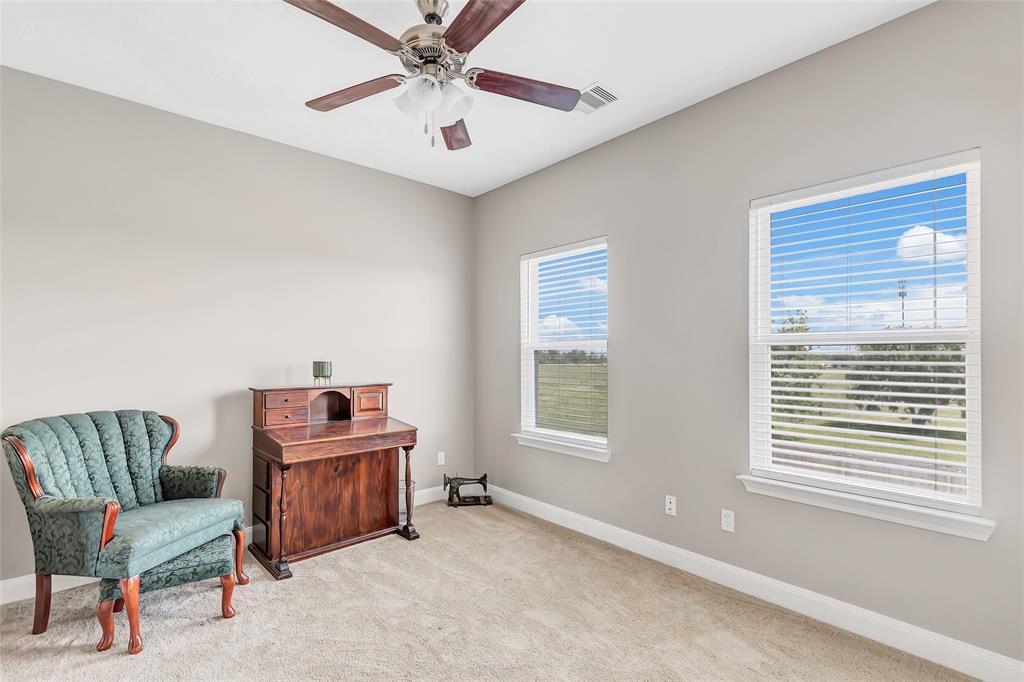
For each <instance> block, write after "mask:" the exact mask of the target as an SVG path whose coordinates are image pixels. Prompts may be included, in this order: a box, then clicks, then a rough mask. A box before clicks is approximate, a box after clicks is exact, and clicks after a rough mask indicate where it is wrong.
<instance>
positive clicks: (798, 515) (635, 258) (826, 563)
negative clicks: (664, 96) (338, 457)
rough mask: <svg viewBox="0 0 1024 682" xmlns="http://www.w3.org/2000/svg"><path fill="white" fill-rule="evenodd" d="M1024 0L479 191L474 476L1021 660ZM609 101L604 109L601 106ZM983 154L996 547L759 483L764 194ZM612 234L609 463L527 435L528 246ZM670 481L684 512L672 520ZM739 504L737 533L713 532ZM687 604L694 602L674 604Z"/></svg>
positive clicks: (907, 34)
mask: <svg viewBox="0 0 1024 682" xmlns="http://www.w3.org/2000/svg"><path fill="white" fill-rule="evenodd" d="M1022 23H1024V5H1022V4H1020V3H1001V4H984V5H983V4H974V3H940V4H937V5H932V6H929V7H926V8H924V9H922V10H920V11H917V12H914V13H912V14H910V15H908V16H906V17H904V18H900V19H897V20H896V21H893V22H891V23H889V24H887V25H884V26H881V27H879V28H878V29H875V30H873V31H871V32H869V33H866V34H864V35H861V36H859V37H856V38H853V39H852V40H850V41H848V42H845V43H843V44H840V45H838V46H835V47H833V48H830V49H828V50H825V51H823V52H820V53H818V54H815V55H812V56H810V57H808V58H806V59H804V60H802V61H799V62H797V63H795V64H792V65H789V66H787V67H785V68H782V69H780V70H778V71H775V72H773V73H770V74H768V75H766V76H763V77H761V78H758V79H757V80H754V81H752V82H749V83H746V84H744V85H741V86H739V87H737V88H735V89H733V90H730V91H728V92H725V93H723V94H721V95H718V96H716V97H713V98H711V99H709V100H706V101H704V102H702V103H700V104H698V105H696V106H693V107H691V108H689V109H687V110H685V111H682V112H679V113H677V114H674V115H672V116H669V117H667V118H665V119H662V120H660V121H658V122H656V123H653V124H651V125H648V126H646V127H644V128H642V129H640V130H638V131H635V132H633V133H631V134H629V135H626V136H624V137H621V138H618V139H616V140H613V141H611V142H608V143H606V144H604V145H602V146H600V147H597V148H595V149H593V150H590V151H588V152H585V153H583V154H581V155H579V156H577V157H574V158H571V159H569V160H566V161H564V162H562V163H560V164H558V165H556V166H553V167H551V168H549V169H547V170H544V171H541V172H539V173H536V174H534V175H531V176H529V177H527V178H524V179H522V180H519V181H517V182H515V183H513V184H511V185H508V186H506V187H503V188H501V189H498V190H495V191H493V192H491V193H489V194H486V195H484V196H483V197H481V198H479V199H478V200H477V206H476V210H477V223H478V225H477V230H478V233H477V302H476V333H477V348H478V353H477V367H476V396H477V413H476V414H477V416H476V470H477V472H478V473H482V472H487V473H488V474H489V475H490V477H491V480H492V481H493V482H494V483H495V484H496V485H499V486H502V487H505V488H508V489H511V490H514V491H516V492H518V493H522V494H524V495H528V496H530V497H534V498H537V499H540V500H544V501H546V502H550V503H553V504H556V505H559V506H562V507H566V508H568V509H571V510H573V511H576V512H579V513H581V514H585V515H587V516H591V517H594V518H597V519H600V520H602V521H605V522H608V523H611V524H614V525H616V526H621V527H623V528H627V529H629V530H632V531H635V532H638V533H642V534H644V535H647V536H650V537H653V538H657V539H659V540H662V541H665V542H669V543H672V544H674V545H677V546H679V547H683V548H686V549H688V550H692V551H695V552H699V553H700V554H704V555H707V556H710V557H714V558H716V559H720V560H722V561H726V562H729V563H731V564H735V565H737V566H742V567H744V568H748V569H750V570H753V571H756V572H758V573H762V574H764V575H768V576H771V577H773V578H778V579H780V580H784V581H786V582H789V583H792V584H795V585H799V586H801V587H805V588H808V589H811V590H815V591H817V592H820V593H823V594H826V595H829V596H832V597H836V598H838V599H841V600H844V601H847V602H850V603H853V604H857V605H860V606H863V607H866V608H868V609H872V610H875V611H878V612H880V613H883V614H886V615H889V616H892V617H895V618H898V619H901V620H904V621H908V622H910V623H914V624H916V625H919V626H922V627H925V628H928V629H930V630H934V631H937V632H940V633H943V634H946V635H950V636H952V637H956V638H958V639H962V640H965V641H967V642H970V643H973V644H976V645H980V646H983V647H986V648H989V649H992V650H995V651H998V652H1000V653H1003V654H1006V655H1010V656H1013V657H1016V658H1018V659H1021V658H1024V623H1022V620H1024V577H1022V576H1024V545H1022V535H1024V528H1022V520H1024V510H1022V504H1021V499H1022V497H1024V495H1022V493H1021V490H1022V484H1024V466H1022V452H1024V440H1022V426H1021V424H1022V422H1024V403H1022V394H1021V380H1022V377H1024V367H1022V347H1024V339H1022V334H1021V317H1022V307H1024V299H1022V282H1021V275H1020V271H1021V265H1020V261H1021V256H1022V255H1024V252H1022V239H1021V235H1022V231H1024V230H1022V212H1021V190H1022V172H1021V160H1022V149H1024V147H1022V143H1024V139H1022V120H1024V106H1022V92H1021V84H1022V82H1024V70H1022V64H1024V58H1022V57H1024V55H1022V53H1021V50H1022V35H1021V27H1022ZM595 116H600V113H598V114H595ZM975 146H980V147H981V149H982V168H983V172H982V175H983V179H982V194H983V210H982V220H983V225H984V227H983V238H982V259H983V266H982V267H983V274H982V287H983V297H984V299H983V313H982V318H983V334H984V340H983V363H984V370H983V390H984V410H985V412H984V417H983V419H984V426H983V428H984V433H983V443H984V455H983V456H984V482H983V486H984V492H983V494H984V512H985V515H986V516H988V517H990V518H993V519H996V520H997V521H998V522H999V527H998V528H997V530H996V531H995V534H994V535H993V536H992V538H991V539H990V540H989V541H988V542H985V543H982V542H977V541H973V540H967V539H962V538H958V537H953V536H949V535H942V534H938V533H934V532H929V531H924V530H919V529H915V528H910V527H906V526H901V525H895V524H891V523H886V522H883V521H877V520H873V519H867V518H863V517H857V516H852V515H849V514H844V513H840V512H835V511H830V510H825V509H819V508H815V507H809V506H805V505H800V504H796V503H792V502H786V501H782V500H776V499H772V498H766V497H761V496H756V495H752V494H748V493H746V492H745V491H744V490H743V487H742V486H741V484H740V483H739V482H738V481H737V480H736V478H735V477H736V475H737V474H739V473H741V472H745V471H746V470H747V451H748V448H747V237H748V219H747V211H748V203H749V201H750V200H751V199H754V198H757V197H761V196H765V195H770V194H774V193H777V192H782V191H785V190H790V189H795V188H800V187H806V186H809V185H813V184H817V183H820V182H824V181H828V180H833V179H837V178H842V177H845V176H850V175H854V174H859V173H864V172H869V171H873V170H878V169H882V168H886V167H890V166H895V165H900V164H904V163H909V162H912V161H917V160H921V159H926V158H929V157H933V156H937V155H941V154H946V153H950V152H954V151H959V150H963V149H968V148H971V147H975ZM600 234H607V235H608V244H609V268H610V272H609V285H610V301H609V306H610V307H609V311H610V312H609V315H610V337H609V353H610V354H609V385H610V391H611V395H610V425H609V428H610V434H611V446H612V450H613V454H612V460H611V461H610V462H609V463H607V464H601V463H596V462H591V461H586V460H582V459H577V458H573V457H569V456H566V455H561V454H556V453H550V452H544V451H540V450H534V449H529V448H525V447H519V446H517V445H515V444H514V443H513V441H512V439H511V438H510V437H509V434H510V433H511V432H513V431H515V430H517V428H518V423H519V421H518V420H519V385H518V377H519V368H518V346H517V344H518V339H519V330H518V325H519V303H518V277H519V270H518V261H519V255H520V254H522V253H526V252H530V251H534V250H537V249H543V248H546V247H550V246H554V245H558V244H562V243H565V242H570V241H574V240H578V239H584V238H587V237H592V236H595V235H600ZM666 493H671V494H673V495H676V496H677V497H678V500H679V512H678V514H679V515H678V517H677V518H671V517H667V516H665V514H664V513H663V509H662V507H663V496H664V494H666ZM723 507H724V508H727V509H732V510H735V512H736V533H735V534H727V533H723V532H722V531H721V530H719V510H720V509H721V508H723ZM680 617H681V618H682V617H684V614H680Z"/></svg>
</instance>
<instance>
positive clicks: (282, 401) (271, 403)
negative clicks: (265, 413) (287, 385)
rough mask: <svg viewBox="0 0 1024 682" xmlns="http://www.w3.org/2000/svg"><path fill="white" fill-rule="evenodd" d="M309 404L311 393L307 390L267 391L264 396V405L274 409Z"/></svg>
mask: <svg viewBox="0 0 1024 682" xmlns="http://www.w3.org/2000/svg"><path fill="white" fill-rule="evenodd" d="M308 404H309V394H308V393H306V392H305V391H288V392H282V393H266V394H264V396H263V407H265V408H267V409H268V410H273V409H276V408H280V407H295V406H300V405H308Z"/></svg>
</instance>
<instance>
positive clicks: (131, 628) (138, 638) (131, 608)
mask: <svg viewBox="0 0 1024 682" xmlns="http://www.w3.org/2000/svg"><path fill="white" fill-rule="evenodd" d="M121 594H122V595H124V606H125V611H127V612H128V653H129V654H137V653H139V652H140V651H142V633H140V632H139V576H135V577H134V578H122V579H121Z"/></svg>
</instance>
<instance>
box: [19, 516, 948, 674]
mask: <svg viewBox="0 0 1024 682" xmlns="http://www.w3.org/2000/svg"><path fill="white" fill-rule="evenodd" d="M416 512H417V513H416V525H417V527H418V528H419V530H420V532H421V533H422V535H423V537H422V538H421V539H420V540H417V541H416V542H413V543H410V542H406V541H405V540H402V539H400V538H398V537H395V536H392V537H387V538H383V539H380V540H376V541H373V542H369V543H364V544H362V545H357V546H355V547H351V548H349V549H345V550H341V551H339V552H334V553H332V554H326V555H323V556H320V557H317V558H314V559H310V560H308V561H303V562H300V563H296V564H293V567H292V568H293V572H294V573H295V577H294V578H292V579H290V580H285V581H281V582H275V581H274V580H272V579H271V578H270V577H269V576H268V575H267V574H266V573H264V572H263V571H262V570H261V569H260V568H259V567H258V565H257V564H255V562H252V563H251V565H250V566H249V568H248V571H249V573H250V575H251V576H252V578H253V580H252V582H251V583H250V584H249V585H247V586H244V587H243V586H240V587H237V588H236V589H235V608H236V610H237V611H238V615H237V616H235V618H234V619H233V620H223V619H222V618H221V617H220V607H219V603H220V584H219V583H218V582H217V581H216V580H212V581H205V582H203V583H198V584H195V585H192V586H188V587H181V588H174V589H169V590H163V591H160V592H153V593H150V594H145V595H143V596H142V598H141V608H140V611H141V619H142V637H143V641H144V643H145V647H146V648H145V651H143V652H142V653H141V654H139V655H138V656H128V655H127V652H126V646H127V636H128V632H127V623H126V621H125V619H124V615H123V614H119V615H117V617H116V624H117V635H116V639H115V643H114V647H113V648H112V649H111V650H109V651H106V652H103V653H97V652H96V651H95V650H94V647H95V644H96V641H97V639H98V638H99V627H98V626H97V624H96V621H95V618H94V615H93V610H94V607H95V595H96V587H95V586H93V585H90V586H85V587H80V588H77V589H74V590H69V591H66V592H60V593H57V594H55V595H54V603H53V612H52V615H51V617H50V629H49V631H48V632H46V633H45V634H43V635H38V636H32V635H30V634H29V630H30V629H31V622H32V603H31V601H23V602H19V603H16V604H11V605H8V606H7V607H4V609H3V611H2V615H3V618H2V624H0V645H2V673H0V676H2V677H3V679H5V680H27V679H61V680H75V679H81V680H111V679H133V680H146V679H159V680H168V679H198V678H202V679H218V680H220V679H236V678H238V679H241V678H245V679H258V680H270V679H285V678H287V679H309V678H314V679H328V678H330V679H374V678H390V679H402V680H404V679H430V680H439V679H447V680H471V679H503V680H504V679H515V680H569V679H587V680H668V679H683V680H755V679H756V680H762V679H780V680H781V679H796V680H900V681H903V680H926V679H927V680H951V679H963V678H962V677H961V676H959V675H958V674H956V673H953V672H951V671H949V670H947V669H945V668H941V667H938V666H936V665H933V664H931V663H927V662H925V661H922V660H920V659H917V658H914V657H912V656H909V655H907V654H904V653H901V652H898V651H896V650H894V649H890V648H888V647H885V646H882V645H880V644H876V643H873V642H870V641H868V640H865V639H862V638H860V637H856V636H854V635H851V634H848V633H845V632H842V631H840V630H837V629H835V628H832V627H829V626H826V625H823V624H821V623H818V622H816V621H812V620H809V619H807V618H804V617H802V616H799V615H796V614H794V613H791V612H788V611H784V610H782V609H779V608H777V607H774V606H771V605H769V604H766V603H764V602H762V601H759V600H757V599H753V598H750V597H746V596H744V595H742V594H739V593H737V592H733V591H731V590H728V589H725V588H723V587H718V586H716V585H714V584H712V583H709V582H706V581H704V580H701V579H700V578H696V577H694V576H692V575H689V574H687V573H683V572H680V571H677V570H675V569H672V568H668V567H666V566H663V565H661V564H658V563H656V562H653V561H650V560H648V559H645V558H643V557H640V556H637V555H635V554H631V553H629V552H625V551H623V550H620V549H618V548H615V547H612V546H610V545H606V544H604V543H601V542H598V541H596V540H592V539H590V538H587V537H585V536H582V535H578V534H576V533H573V532H570V531H567V530H565V529H562V528H560V527H558V526H554V525H551V524H548V523H545V522H544V521H540V520H538V519H535V518H533V517H530V516H526V515H523V514H519V513H517V512H514V511H511V510H509V509H507V508H503V507H488V508H470V509H449V508H447V507H445V506H443V504H442V503H436V504H431V505H427V506H424V507H420V508H418V509H417V510H416Z"/></svg>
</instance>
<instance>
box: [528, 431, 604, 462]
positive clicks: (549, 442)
mask: <svg viewBox="0 0 1024 682" xmlns="http://www.w3.org/2000/svg"><path fill="white" fill-rule="evenodd" d="M512 438H514V439H515V441H516V443H518V444H519V445H524V446H526V447H528V448H536V449H538V450H548V451H550V452H560V453H561V454H563V455H572V456H573V457H582V458H583V459H591V460H594V461H595V462H607V461H609V460H610V459H611V458H612V451H611V450H610V449H609V448H608V443H607V442H606V441H605V440H604V439H598V438H593V439H590V438H584V437H580V438H570V437H568V436H566V435H564V434H562V433H560V432H556V431H550V432H545V431H542V430H539V429H538V430H533V429H530V430H527V429H523V430H522V431H519V432H517V433H513V434H512Z"/></svg>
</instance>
